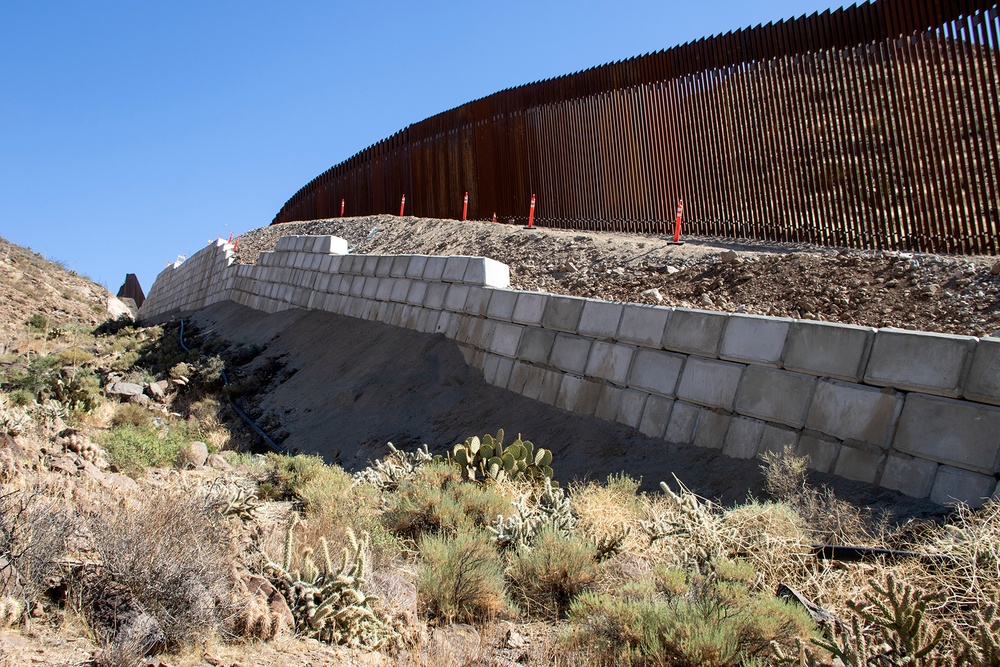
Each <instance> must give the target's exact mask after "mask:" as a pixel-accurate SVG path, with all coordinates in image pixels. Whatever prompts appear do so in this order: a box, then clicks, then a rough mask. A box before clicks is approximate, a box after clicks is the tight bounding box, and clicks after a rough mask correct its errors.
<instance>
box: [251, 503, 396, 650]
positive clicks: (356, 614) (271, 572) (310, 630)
mask: <svg viewBox="0 0 1000 667" xmlns="http://www.w3.org/2000/svg"><path fill="white" fill-rule="evenodd" d="M297 523H298V515H294V516H293V518H292V522H291V524H290V525H289V526H288V533H287V535H286V536H285V547H284V557H283V558H282V564H281V565H278V564H277V563H268V564H267V566H266V567H265V571H266V573H267V574H268V576H269V578H270V579H271V582H272V583H273V584H274V586H275V587H276V588H277V589H278V590H280V591H281V592H282V595H284V596H285V601H286V602H288V606H289V608H290V609H291V610H292V616H294V618H295V630H296V632H298V633H300V634H304V635H306V636H308V637H313V638H315V639H318V640H320V641H325V642H328V643H331V644H342V645H345V646H349V647H352V648H365V649H370V650H374V649H378V648H383V647H386V646H390V645H393V644H395V643H396V642H397V641H399V633H398V632H396V630H395V629H393V627H392V626H391V625H389V624H388V623H387V622H386V621H384V620H383V619H381V618H379V617H378V616H377V615H376V614H375V612H374V611H372V609H371V606H370V603H371V602H373V601H374V600H375V598H374V597H372V596H369V595H367V594H365V593H364V592H363V591H362V590H361V587H362V586H363V585H364V582H365V579H364V569H365V558H364V552H365V549H366V547H367V541H368V535H367V534H366V535H364V536H363V538H362V541H360V542H359V541H358V540H357V538H356V537H355V536H354V533H353V532H352V531H351V530H350V529H348V530H347V536H348V540H349V542H350V544H349V546H348V547H345V548H344V554H343V560H342V563H341V565H340V567H339V568H335V567H334V565H333V560H332V559H331V558H330V550H329V547H328V546H327V543H326V539H325V538H320V541H319V552H320V557H321V562H319V563H317V562H316V559H315V558H314V555H315V552H314V551H313V549H311V548H306V549H304V550H303V551H302V559H301V561H302V569H301V570H295V571H292V569H291V567H292V553H293V551H294V531H295V526H296V525H297Z"/></svg>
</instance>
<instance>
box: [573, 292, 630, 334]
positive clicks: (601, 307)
mask: <svg viewBox="0 0 1000 667" xmlns="http://www.w3.org/2000/svg"><path fill="white" fill-rule="evenodd" d="M624 310H625V305H624V304H621V303H611V302H608V301H599V300H597V299H585V303H584V305H583V310H582V311H581V313H580V322H579V324H578V325H577V332H578V333H579V334H580V335H581V336H587V337H589V338H600V339H607V340H611V339H613V338H614V337H615V335H616V334H617V333H618V325H619V323H620V322H621V318H622V312H623V311H624Z"/></svg>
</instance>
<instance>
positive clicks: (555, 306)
mask: <svg viewBox="0 0 1000 667" xmlns="http://www.w3.org/2000/svg"><path fill="white" fill-rule="evenodd" d="M586 302H587V300H586V299H580V298H577V297H572V296H550V297H548V299H547V303H546V305H545V311H544V312H543V313H542V320H541V325H542V326H543V327H545V328H546V329H555V330H556V331H565V332H568V333H576V332H577V328H578V327H579V325H580V316H581V315H582V314H583V307H584V304H586Z"/></svg>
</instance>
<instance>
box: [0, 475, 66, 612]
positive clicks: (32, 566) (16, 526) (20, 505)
mask: <svg viewBox="0 0 1000 667" xmlns="http://www.w3.org/2000/svg"><path fill="white" fill-rule="evenodd" d="M76 525H77V520H76V517H75V516H74V515H73V514H72V513H71V512H70V511H69V510H68V509H67V508H66V507H65V504H64V502H63V500H62V499H61V498H58V497H56V492H55V490H53V489H50V488H47V487H43V486H35V487H32V488H29V489H25V490H22V489H17V490H11V491H7V492H5V493H4V494H3V495H0V557H2V558H3V559H4V560H6V561H7V562H8V563H9V564H10V568H4V569H3V570H0V592H3V593H5V594H8V595H11V594H19V595H22V596H23V598H24V599H25V600H26V601H31V600H33V599H37V598H39V597H40V596H41V595H42V594H43V593H45V592H46V591H47V590H49V589H50V588H52V587H54V586H56V585H58V583H59V581H60V580H61V577H62V574H63V571H62V567H61V566H60V564H59V562H60V561H61V560H62V558H63V556H64V554H65V553H66V548H67V544H68V541H69V539H70V537H71V536H72V535H73V533H74V532H75V530H76Z"/></svg>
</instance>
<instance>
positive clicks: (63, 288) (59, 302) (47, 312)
mask: <svg viewBox="0 0 1000 667" xmlns="http://www.w3.org/2000/svg"><path fill="white" fill-rule="evenodd" d="M122 307H123V306H122V304H121V302H120V301H118V300H117V299H116V298H115V297H114V296H113V295H112V294H111V293H110V292H108V290H106V289H104V288H103V287H101V286H100V285H98V284H97V283H95V282H94V281H92V280H90V279H89V278H86V277H84V276H81V275H78V274H77V273H75V272H73V271H70V270H69V269H67V268H65V267H64V266H62V265H61V264H59V263H58V262H53V261H51V260H47V259H45V258H44V257H42V256H41V255H39V254H38V253H36V252H32V251H31V249H30V248H24V247H22V246H19V245H17V244H14V243H11V242H10V241H7V240H6V239H4V238H2V237H0V353H3V352H4V351H6V350H7V348H8V347H10V346H12V345H15V343H14V341H15V339H16V338H17V337H18V336H21V335H24V333H25V328H26V327H27V326H28V319H29V318H30V317H31V316H32V315H36V314H37V315H39V316H40V317H44V318H45V319H46V320H47V321H49V323H50V324H52V325H54V326H61V325H63V324H67V323H71V322H72V323H79V324H91V325H94V326H96V325H97V324H99V323H100V322H103V321H104V320H106V319H107V318H108V314H109V312H111V314H112V315H113V316H117V315H118V314H120V313H121V312H123V311H122V310H121V309H122ZM109 309H110V311H109ZM126 311H127V309H126ZM38 321H39V322H40V320H38ZM15 346H16V345H15Z"/></svg>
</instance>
